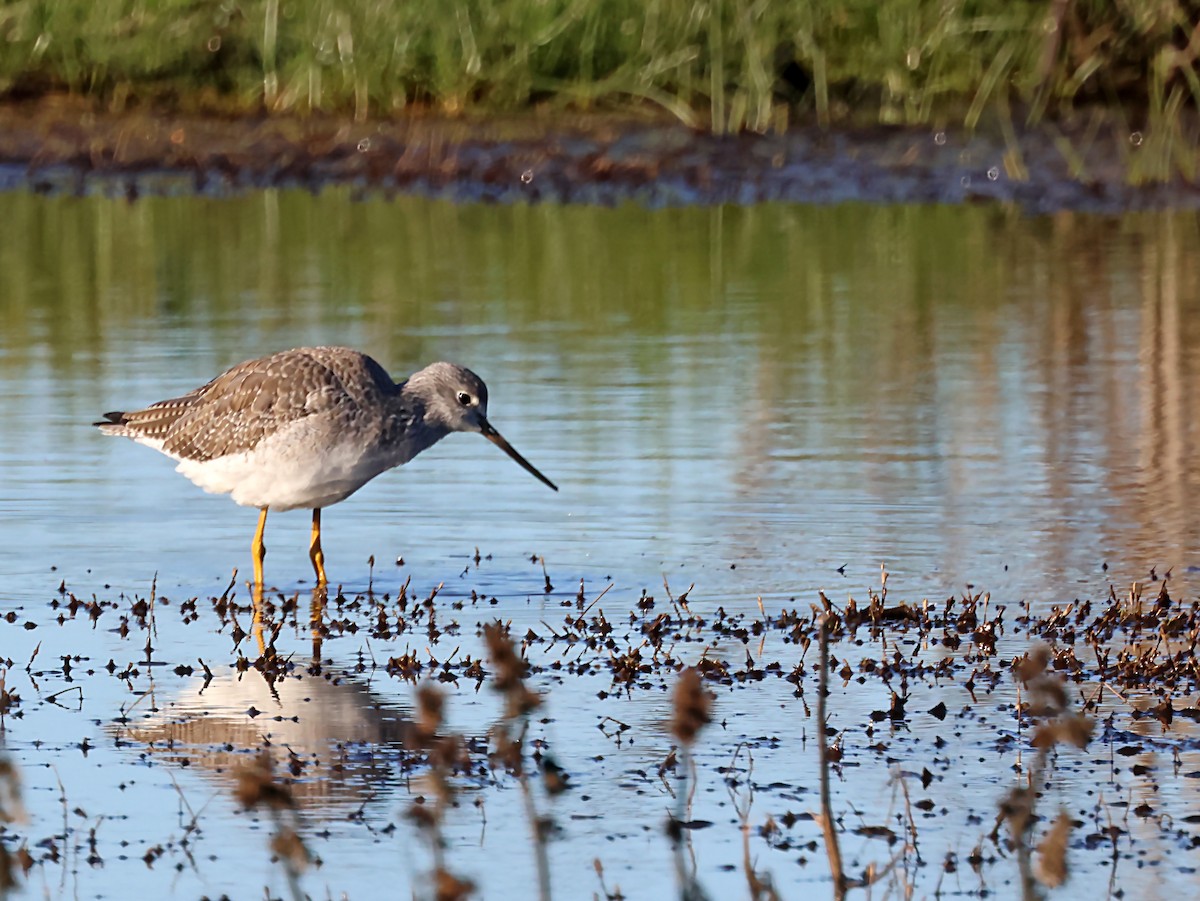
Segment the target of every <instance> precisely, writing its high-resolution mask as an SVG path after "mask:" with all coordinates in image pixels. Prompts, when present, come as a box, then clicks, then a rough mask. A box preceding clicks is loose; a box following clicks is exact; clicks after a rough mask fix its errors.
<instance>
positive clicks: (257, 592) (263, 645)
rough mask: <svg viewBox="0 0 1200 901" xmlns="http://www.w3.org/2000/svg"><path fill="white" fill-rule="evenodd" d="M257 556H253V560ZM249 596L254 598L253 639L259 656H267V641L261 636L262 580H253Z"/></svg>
mask: <svg viewBox="0 0 1200 901" xmlns="http://www.w3.org/2000/svg"><path fill="white" fill-rule="evenodd" d="M257 559H258V558H257V557H255V560H257ZM250 596H251V598H253V600H254V625H253V626H251V629H252V631H253V632H254V640H255V642H257V643H258V653H259V656H260V657H265V656H267V642H266V639H265V638H264V637H263V587H262V582H261V581H260V582H255V583H254V587H253V588H252V589H251V595H250Z"/></svg>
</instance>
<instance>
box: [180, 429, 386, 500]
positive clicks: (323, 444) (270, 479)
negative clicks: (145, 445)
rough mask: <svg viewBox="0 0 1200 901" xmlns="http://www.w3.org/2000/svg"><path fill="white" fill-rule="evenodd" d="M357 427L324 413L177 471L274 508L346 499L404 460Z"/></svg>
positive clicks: (182, 465)
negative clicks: (344, 426)
mask: <svg viewBox="0 0 1200 901" xmlns="http://www.w3.org/2000/svg"><path fill="white" fill-rule="evenodd" d="M348 431H349V432H351V433H353V430H346V429H339V428H338V427H337V424H336V423H331V422H330V421H329V420H328V419H327V418H326V417H319V416H318V417H309V418H307V419H304V420H298V421H297V422H295V423H292V424H289V425H287V426H284V427H283V428H281V429H279V430H278V431H276V432H274V433H273V434H271V435H270V436H268V437H267V438H264V439H263V440H262V441H261V442H259V443H258V444H257V445H256V446H255V447H254V448H253V449H251V450H248V451H244V452H242V453H236V454H227V455H225V456H222V457H216V458H214V459H211V460H203V461H199V460H187V459H181V460H180V461H179V465H178V466H177V467H176V469H177V471H178V472H180V473H182V474H183V475H185V476H187V477H188V478H189V479H191V481H192V482H194V483H195V484H196V485H198V486H200V487H201V488H203V489H204V490H205V491H208V492H211V493H213V494H228V495H230V496H231V497H232V498H233V500H234V501H235V502H236V503H238V504H241V505H243V506H247V507H270V508H271V509H273V510H293V509H297V508H304V509H311V508H314V507H326V506H329V505H330V504H335V503H337V502H338V501H342V500H345V499H346V498H347V497H349V496H350V495H351V494H353V493H354V492H355V491H357V490H358V489H359V488H361V487H362V486H363V485H365V484H366V483H367V482H368V481H370V480H371V479H373V478H374V477H375V476H377V475H379V474H380V473H381V472H383V471H385V470H387V469H390V468H391V467H393V466H396V465H398V464H399V463H402V462H404V460H403V459H402V458H399V457H398V456H397V455H396V454H395V453H392V454H381V453H380V452H379V451H378V450H377V449H372V446H371V445H372V442H369V441H363V440H361V437H362V436H359V437H358V438H355V437H353V436H351V437H347V432H348Z"/></svg>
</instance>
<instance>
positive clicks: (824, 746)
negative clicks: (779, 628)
mask: <svg viewBox="0 0 1200 901" xmlns="http://www.w3.org/2000/svg"><path fill="white" fill-rule="evenodd" d="M819 673H820V682H819V684H818V686H817V735H818V738H819V741H818V742H817V750H818V752H819V761H820V768H821V812H820V814H819V817H820V820H821V831H822V832H823V833H824V834H825V852H826V853H827V854H828V855H829V871H830V873H832V874H833V896H834V898H837V899H839V901H840V899H842V898H845V897H846V884H847V880H846V872H845V870H843V869H842V849H841V846H840V845H839V844H838V836H837V828H836V827H835V825H834V822H833V805H832V803H831V801H830V798H829V747H828V742H829V739H828V736H827V735H826V734H825V729H826V711H825V695H826V694H827V693H828V690H829V617H828V616H827V615H826V616H822V617H821V632H820V660H819Z"/></svg>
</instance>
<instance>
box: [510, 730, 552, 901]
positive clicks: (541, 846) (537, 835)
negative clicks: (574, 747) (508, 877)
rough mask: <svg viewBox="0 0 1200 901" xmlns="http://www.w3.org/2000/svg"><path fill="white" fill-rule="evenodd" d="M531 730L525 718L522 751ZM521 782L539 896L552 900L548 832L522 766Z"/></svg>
mask: <svg viewBox="0 0 1200 901" xmlns="http://www.w3.org/2000/svg"><path fill="white" fill-rule="evenodd" d="M528 731H529V722H528V719H524V720H523V722H522V723H521V735H520V737H519V738H518V739H517V741H518V743H519V746H520V748H521V753H522V754H524V753H525V734H526V733H527V732H528ZM517 779H518V781H519V782H520V783H521V797H522V799H523V800H524V802H525V816H526V817H528V819H529V830H530V833H531V835H532V836H533V854H534V859H535V860H536V861H537V874H538V898H539V899H540V901H550V860H549V858H548V857H547V855H546V834H545V830H544V829H543V828H542V821H541V819H540V818H539V817H538V812H537V805H536V804H535V803H534V800H533V789H532V788H530V786H529V776H528V775H527V774H526V773H525V767H524V766H522V767H521V774H520V776H518V777H517Z"/></svg>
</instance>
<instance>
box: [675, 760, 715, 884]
mask: <svg viewBox="0 0 1200 901" xmlns="http://www.w3.org/2000/svg"><path fill="white" fill-rule="evenodd" d="M679 773H680V775H679V777H678V778H679V780H680V781H681V782H684V783H686V784H687V785H686V788H687V790H686V791H684V790H683V786H681V787H680V790H679V791H677V792H675V822H674V823H673V824H671V827H672V831H671V841H672V844H673V845H674V851H675V855H674V856H675V881H676V884H677V885H678V886H679V897H680V898H681V899H682V901H703V899H704V898H705V897H706V896H705V894H704V890H703V889H702V888H700V884H699V883H698V882H697V881H696V876H695V872H694V871H693V872H690V873H689V872H688V866H687V858H686V857H685V853H684V852H685V849H684V845H685V843H686V836H687V834H688V833H687V827H685V826H684V824H685V823H687V822H688V820H689V819H690V810H691V806H692V798H693V793H694V791H695V785H696V764H695V761H694V760H693V759H692V750H691V747H690V746H689V745H686V744H685V745H682V746H681V747H680V748H679Z"/></svg>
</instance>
